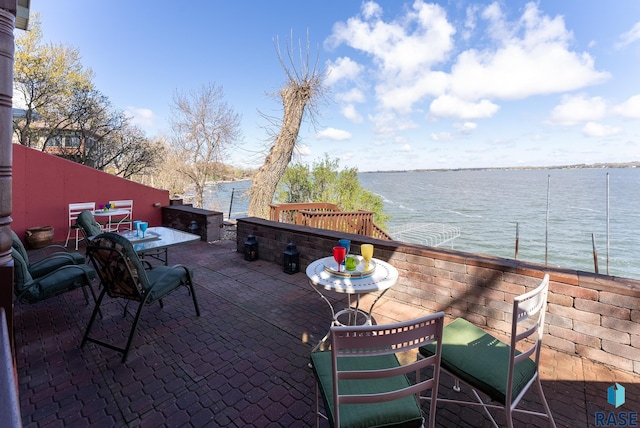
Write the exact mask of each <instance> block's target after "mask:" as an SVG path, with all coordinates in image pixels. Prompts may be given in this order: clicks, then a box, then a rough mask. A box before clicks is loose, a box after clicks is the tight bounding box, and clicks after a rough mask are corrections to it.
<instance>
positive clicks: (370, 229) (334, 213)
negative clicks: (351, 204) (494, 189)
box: [269, 202, 391, 240]
mask: <svg viewBox="0 0 640 428" xmlns="http://www.w3.org/2000/svg"><path fill="white" fill-rule="evenodd" d="M269 219H270V220H271V221H277V222H280V223H289V224H298V225H301V226H309V227H315V228H318V229H326V230H334V231H336V232H344V233H355V234H357V235H364V236H371V237H373V238H377V239H386V240H391V236H389V235H388V234H387V233H386V232H385V231H384V230H382V229H380V228H379V227H378V226H376V224H375V223H374V222H373V212H372V211H363V210H359V211H340V210H339V208H338V206H337V205H335V204H330V203H326V202H310V203H296V204H271V205H270V216H269Z"/></svg>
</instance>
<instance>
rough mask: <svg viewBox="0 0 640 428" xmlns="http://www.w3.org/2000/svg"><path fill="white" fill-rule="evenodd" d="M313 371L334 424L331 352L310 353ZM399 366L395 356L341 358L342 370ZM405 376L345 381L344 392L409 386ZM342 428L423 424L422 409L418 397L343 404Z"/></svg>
mask: <svg viewBox="0 0 640 428" xmlns="http://www.w3.org/2000/svg"><path fill="white" fill-rule="evenodd" d="M311 363H312V365H313V373H314V376H315V377H316V381H317V382H318V385H319V387H320V392H321V395H322V397H323V400H324V407H325V410H326V412H327V416H328V418H329V420H330V423H331V425H332V426H333V412H334V406H333V377H332V368H331V352H329V351H324V352H313V353H311ZM397 366H399V363H398V359H397V358H396V356H395V355H393V354H390V355H379V356H370V357H345V358H338V368H339V369H341V370H363V369H369V370H373V369H380V368H387V367H397ZM409 385H410V383H409V380H408V379H407V378H406V376H395V377H393V378H387V379H370V380H342V381H340V392H341V394H360V393H364V392H369V393H374V392H386V391H390V390H395V389H400V388H403V387H407V386H409ZM340 425H341V427H350V428H354V427H361V428H365V427H394V428H395V427H420V426H422V411H421V410H420V406H419V404H418V403H417V401H416V398H415V396H413V395H411V396H409V397H403V398H400V399H398V400H394V401H387V402H383V403H374V404H343V405H342V406H341V408H340Z"/></svg>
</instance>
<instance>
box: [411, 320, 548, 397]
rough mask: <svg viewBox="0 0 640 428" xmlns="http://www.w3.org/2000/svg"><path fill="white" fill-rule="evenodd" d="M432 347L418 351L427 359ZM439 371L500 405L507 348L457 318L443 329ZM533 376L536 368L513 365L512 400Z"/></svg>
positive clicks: (525, 363)
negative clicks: (453, 376)
mask: <svg viewBox="0 0 640 428" xmlns="http://www.w3.org/2000/svg"><path fill="white" fill-rule="evenodd" d="M434 352H435V345H434V344H430V345H427V346H423V347H421V348H420V353H421V354H423V355H425V356H431V355H433V354H434ZM441 365H442V368H443V369H445V370H447V371H448V372H450V373H452V374H453V375H455V376H456V377H458V378H460V379H461V380H462V381H464V382H466V383H468V384H469V385H471V386H472V387H473V388H475V389H477V390H479V391H482V392H484V393H485V394H487V395H488V396H489V397H491V398H492V399H494V400H496V401H497V402H499V403H502V404H504V403H505V401H506V394H507V378H508V370H509V345H507V344H505V343H503V342H501V341H500V340H498V339H496V338H495V337H494V336H492V335H490V334H489V333H487V332H485V331H484V330H482V329H481V328H479V327H476V326H475V325H473V324H471V323H470V322H469V321H467V320H465V319H462V318H457V319H456V320H454V321H453V322H451V323H450V324H448V325H447V326H445V327H444V330H443V340H442V361H441ZM535 373H536V365H535V363H534V362H533V361H532V360H531V359H525V360H523V361H521V362H520V363H519V364H517V365H516V367H515V370H514V374H513V394H512V397H513V398H515V397H517V395H518V394H519V393H520V392H521V391H522V389H523V388H524V387H525V386H526V385H527V382H529V380H531V378H532V377H533V376H534V375H535Z"/></svg>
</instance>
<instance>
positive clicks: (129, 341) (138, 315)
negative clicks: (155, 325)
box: [122, 299, 146, 364]
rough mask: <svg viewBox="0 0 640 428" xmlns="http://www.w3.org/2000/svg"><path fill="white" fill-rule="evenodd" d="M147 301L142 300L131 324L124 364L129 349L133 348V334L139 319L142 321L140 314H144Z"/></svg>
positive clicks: (123, 356)
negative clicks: (143, 309)
mask: <svg viewBox="0 0 640 428" xmlns="http://www.w3.org/2000/svg"><path fill="white" fill-rule="evenodd" d="M145 302H146V299H145V301H142V302H140V305H139V306H138V310H137V311H136V317H135V318H134V320H133V325H132V326H131V333H129V338H128V339H127V345H126V346H125V348H124V353H123V354H122V363H123V364H124V363H125V362H126V361H127V356H128V355H129V349H130V348H131V343H132V342H133V336H134V335H135V334H136V329H137V328H138V321H140V315H142V308H144V304H145Z"/></svg>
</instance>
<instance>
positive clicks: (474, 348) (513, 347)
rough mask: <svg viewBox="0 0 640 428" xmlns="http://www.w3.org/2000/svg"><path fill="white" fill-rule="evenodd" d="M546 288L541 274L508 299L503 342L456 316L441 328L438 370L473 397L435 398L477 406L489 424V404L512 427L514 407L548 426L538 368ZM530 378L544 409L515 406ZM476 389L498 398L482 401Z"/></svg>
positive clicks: (426, 352) (429, 349)
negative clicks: (507, 329)
mask: <svg viewBox="0 0 640 428" xmlns="http://www.w3.org/2000/svg"><path fill="white" fill-rule="evenodd" d="M548 290H549V275H545V276H544V278H543V279H542V282H541V283H540V285H538V287H536V288H535V289H534V290H531V291H529V292H528V293H525V294H523V295H521V296H518V297H516V298H515V299H514V301H513V314H512V320H511V339H510V342H509V344H506V343H504V342H501V341H500V340H498V339H497V338H495V337H494V336H492V335H490V334H489V333H486V332H485V331H484V330H482V329H480V328H478V327H476V326H475V325H473V324H471V323H470V322H468V321H466V320H464V319H462V318H457V319H456V320H454V321H453V322H451V323H450V324H448V325H447V326H446V327H445V328H444V332H443V338H442V370H443V371H445V372H447V373H449V374H451V375H452V376H453V377H454V379H455V385H454V390H456V391H460V386H459V381H462V382H463V383H465V384H467V385H469V386H470V387H471V388H472V392H473V394H474V395H475V398H476V400H477V401H462V400H449V399H444V398H438V401H439V402H440V403H443V402H450V403H456V404H468V405H476V406H482V407H483V408H484V411H485V413H486V414H487V415H488V416H489V418H490V419H491V421H492V422H493V425H494V426H495V427H497V426H498V424H497V423H496V421H495V420H494V418H493V416H492V415H491V413H490V412H489V409H490V408H492V409H496V408H497V409H501V410H504V412H505V416H506V420H507V426H509V427H513V413H514V412H522V413H528V414H534V415H538V416H543V417H546V418H547V419H548V420H549V424H550V425H551V426H552V427H555V426H556V424H555V422H554V420H553V416H552V415H551V410H550V409H549V404H548V403H547V400H546V398H545V396H544V392H543V391H542V383H541V382H540V374H539V371H538V366H539V361H540V348H541V346H542V334H543V328H544V315H545V312H546V307H547V294H548ZM434 352H436V351H435V348H434V346H433V345H427V346H422V347H420V353H421V355H423V356H431V355H433V353H434ZM534 383H535V384H536V385H537V387H538V394H539V396H540V400H541V401H542V405H543V407H544V410H545V413H541V412H533V411H528V410H524V409H516V406H518V403H519V402H520V400H521V399H522V397H523V396H524V395H525V393H526V392H527V390H528V389H529V387H530V386H531V385H532V384H534ZM478 391H480V392H482V393H484V394H485V395H487V396H488V397H489V398H490V399H491V400H493V401H494V402H496V403H498V404H490V403H486V402H484V401H483V400H482V399H481V398H480V395H479V394H478ZM423 398H425V399H429V397H423Z"/></svg>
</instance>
